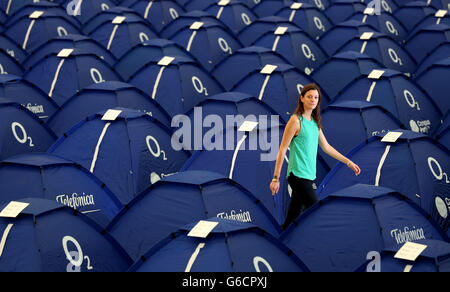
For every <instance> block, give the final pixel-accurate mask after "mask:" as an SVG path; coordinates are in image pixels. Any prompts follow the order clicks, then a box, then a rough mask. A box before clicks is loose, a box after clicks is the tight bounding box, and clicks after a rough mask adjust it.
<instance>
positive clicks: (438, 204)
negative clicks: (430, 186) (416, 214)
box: [429, 180, 450, 236]
mask: <svg viewBox="0 0 450 292" xmlns="http://www.w3.org/2000/svg"><path fill="white" fill-rule="evenodd" d="M429 205H430V215H431V217H432V218H433V219H434V220H435V221H436V222H437V223H439V225H440V226H441V228H442V230H443V231H444V232H446V233H447V235H448V236H450V216H449V213H450V185H449V182H448V181H447V180H446V181H438V180H436V181H435V183H434V191H433V196H431V197H430V203H429Z"/></svg>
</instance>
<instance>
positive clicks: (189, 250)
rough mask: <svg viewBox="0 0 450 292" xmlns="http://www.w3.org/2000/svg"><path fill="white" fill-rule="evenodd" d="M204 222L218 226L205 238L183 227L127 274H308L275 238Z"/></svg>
mask: <svg viewBox="0 0 450 292" xmlns="http://www.w3.org/2000/svg"><path fill="white" fill-rule="evenodd" d="M205 221H207V222H217V223H218V225H217V226H215V227H214V229H213V230H212V231H211V233H209V234H208V236H207V237H206V238H204V239H203V238H196V237H191V236H189V232H190V231H191V230H192V229H193V228H194V227H195V225H196V223H193V224H190V225H188V226H184V227H183V228H180V230H179V231H177V232H175V233H173V234H172V236H169V237H167V238H165V239H164V240H162V241H161V242H160V243H158V245H157V246H155V247H154V248H152V249H151V250H150V251H148V252H147V253H146V254H145V255H143V257H142V258H141V259H139V261H137V262H136V263H135V264H134V265H133V266H132V267H131V268H130V270H129V271H131V272H163V271H164V272H187V271H189V272H309V269H308V268H307V267H306V266H305V265H304V264H303V262H302V261H301V260H300V259H299V258H298V257H297V256H295V255H294V254H292V253H291V252H290V251H289V249H287V248H286V247H285V246H284V245H283V244H281V243H280V242H279V241H278V240H277V239H276V238H274V237H272V236H270V235H268V234H267V233H265V232H264V231H263V230H261V229H260V228H257V227H256V226H254V225H252V224H248V223H241V222H234V221H231V220H223V219H216V218H212V219H209V220H205ZM196 251H199V252H198V253H196ZM217 285H219V284H217ZM246 285H249V283H246Z"/></svg>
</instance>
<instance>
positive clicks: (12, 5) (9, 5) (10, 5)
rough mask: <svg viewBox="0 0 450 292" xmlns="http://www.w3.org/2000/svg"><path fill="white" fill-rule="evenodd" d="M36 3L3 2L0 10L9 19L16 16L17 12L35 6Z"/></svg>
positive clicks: (19, 0)
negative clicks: (31, 5)
mask: <svg viewBox="0 0 450 292" xmlns="http://www.w3.org/2000/svg"><path fill="white" fill-rule="evenodd" d="M34 2H36V1H35V0H16V1H1V2H0V9H1V10H3V11H4V12H5V14H6V15H7V16H8V17H9V16H11V15H14V14H15V13H16V12H17V11H19V10H20V9H22V8H23V7H25V6H28V5H30V4H33V3H34Z"/></svg>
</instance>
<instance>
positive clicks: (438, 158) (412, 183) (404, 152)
mask: <svg viewBox="0 0 450 292" xmlns="http://www.w3.org/2000/svg"><path fill="white" fill-rule="evenodd" d="M393 132H399V133H402V135H401V136H400V138H398V140H397V141H396V142H394V143H392V142H383V141H382V138H383V137H384V136H385V135H386V133H383V134H380V135H377V136H374V137H372V138H370V139H368V141H367V142H366V141H365V142H363V143H361V144H360V145H358V146H357V147H355V148H354V149H353V150H352V151H351V152H350V153H348V155H347V157H348V158H349V159H351V160H352V161H354V162H355V163H356V164H358V165H359V166H360V168H361V170H362V171H361V174H360V175H359V176H355V175H354V173H353V172H352V171H351V170H350V169H349V168H347V167H346V166H345V165H343V164H342V163H339V164H338V165H336V166H335V167H334V168H333V169H332V171H331V172H330V173H329V175H328V176H327V177H326V178H325V179H324V180H323V182H322V185H321V186H319V189H318V190H317V195H318V196H319V198H324V197H326V196H327V195H329V194H331V193H333V192H335V191H337V190H339V189H342V188H344V187H348V186H351V185H353V184H356V183H364V184H373V185H377V186H383V187H388V188H391V189H394V190H396V191H398V192H400V193H402V194H404V195H405V196H407V197H408V198H409V199H410V200H412V201H414V202H415V203H416V204H417V205H418V206H420V207H421V208H422V209H424V210H425V211H426V212H427V213H430V212H431V210H432V209H433V205H434V204H433V205H431V201H432V200H431V198H432V197H433V191H434V184H435V180H438V181H444V182H445V179H446V173H448V172H449V169H450V156H449V150H448V149H447V148H446V147H444V146H442V145H441V144H439V143H437V142H436V141H433V139H431V138H429V137H428V136H426V135H423V134H418V133H415V132H411V131H405V130H400V129H397V130H395V131H393Z"/></svg>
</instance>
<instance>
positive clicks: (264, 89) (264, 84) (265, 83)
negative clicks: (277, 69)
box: [258, 75, 270, 100]
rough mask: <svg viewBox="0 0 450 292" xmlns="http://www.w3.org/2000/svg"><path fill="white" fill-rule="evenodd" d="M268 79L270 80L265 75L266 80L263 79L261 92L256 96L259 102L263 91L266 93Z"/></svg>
mask: <svg viewBox="0 0 450 292" xmlns="http://www.w3.org/2000/svg"><path fill="white" fill-rule="evenodd" d="M269 79H270V75H267V76H266V79H264V83H263V86H262V87H261V91H260V92H259V96H258V98H259V100H262V97H263V95H264V91H266V86H267V83H269Z"/></svg>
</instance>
